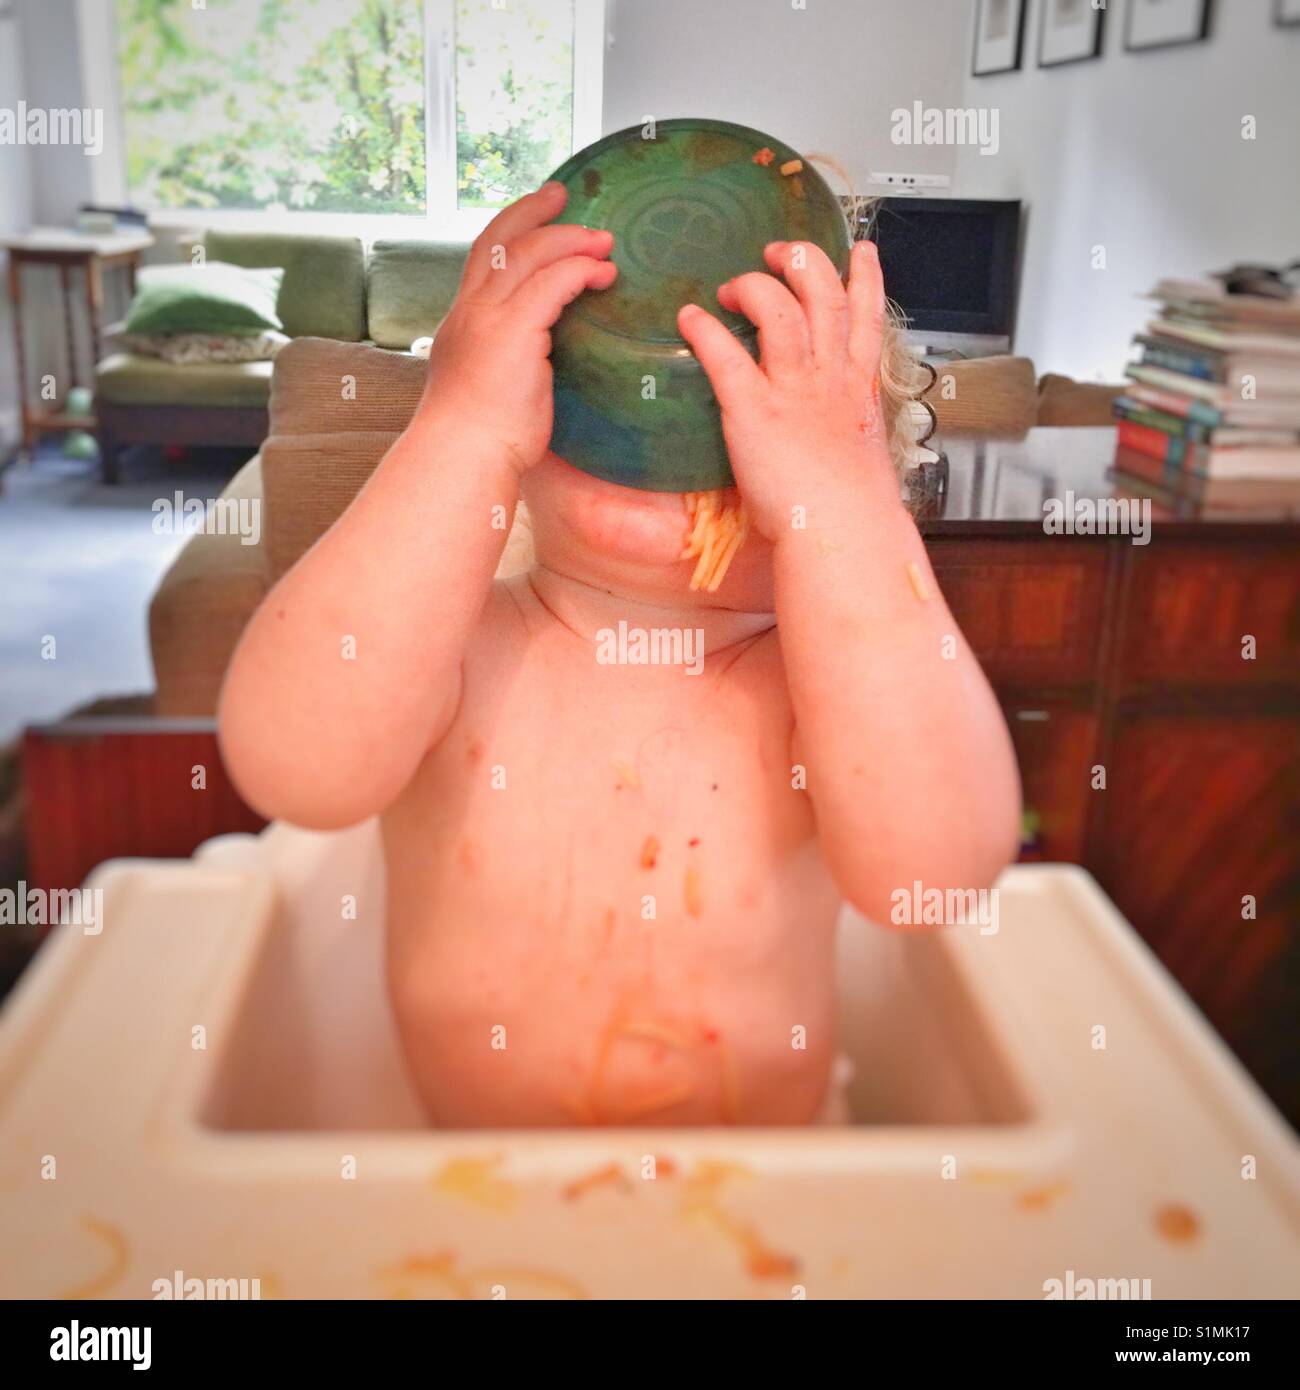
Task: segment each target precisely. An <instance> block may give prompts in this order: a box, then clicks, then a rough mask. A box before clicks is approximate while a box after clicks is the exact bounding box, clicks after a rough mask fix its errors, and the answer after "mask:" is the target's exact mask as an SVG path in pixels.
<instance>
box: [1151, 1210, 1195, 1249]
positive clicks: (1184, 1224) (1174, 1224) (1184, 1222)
mask: <svg viewBox="0 0 1300 1390" xmlns="http://www.w3.org/2000/svg"><path fill="white" fill-rule="evenodd" d="M1156 1230H1157V1231H1159V1233H1160V1234H1161V1235H1162V1236H1163V1237H1164V1238H1165V1239H1166V1240H1170V1241H1173V1242H1174V1243H1175V1244H1176V1245H1186V1244H1188V1243H1189V1242H1190V1241H1193V1240H1195V1239H1196V1237H1197V1236H1199V1235H1200V1233H1201V1223H1200V1220H1199V1219H1198V1217H1197V1215H1196V1213H1195V1212H1194V1211H1192V1210H1191V1209H1190V1208H1189V1207H1182V1206H1177V1205H1170V1206H1165V1207H1161V1208H1160V1210H1159V1211H1157V1212H1156Z"/></svg>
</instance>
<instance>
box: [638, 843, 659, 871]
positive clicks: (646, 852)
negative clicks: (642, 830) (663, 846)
mask: <svg viewBox="0 0 1300 1390" xmlns="http://www.w3.org/2000/svg"><path fill="white" fill-rule="evenodd" d="M658 862H659V841H658V840H657V839H656V838H655V837H654V836H653V835H647V836H646V837H645V844H643V845H642V846H641V867H642V868H643V869H653V868H654V866H655V865H656V864H657V863H658Z"/></svg>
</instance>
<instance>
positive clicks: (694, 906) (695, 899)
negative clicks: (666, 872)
mask: <svg viewBox="0 0 1300 1390" xmlns="http://www.w3.org/2000/svg"><path fill="white" fill-rule="evenodd" d="M684 895H685V900H686V911H687V912H689V913H690V915H691V916H692V917H698V916H699V915H700V914H701V913H702V912H703V911H704V897H703V894H702V893H701V891H700V871H699V870H698V869H697V868H696V867H695V866H694V865H691V867H690V868H689V869H687V870H686V883H685V894H684Z"/></svg>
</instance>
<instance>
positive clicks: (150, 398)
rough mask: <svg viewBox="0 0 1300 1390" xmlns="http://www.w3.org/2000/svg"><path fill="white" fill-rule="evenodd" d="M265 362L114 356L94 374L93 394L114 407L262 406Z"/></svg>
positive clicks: (266, 388) (266, 394)
mask: <svg viewBox="0 0 1300 1390" xmlns="http://www.w3.org/2000/svg"><path fill="white" fill-rule="evenodd" d="M271 367H272V364H271V363H270V362H187V363H185V364H184V365H183V366H176V365H174V364H173V363H171V362H164V361H163V360H162V359H161V358H160V357H136V356H134V355H133V354H131V353H129V352H116V353H114V354H113V355H112V356H111V357H106V358H105V359H104V360H103V361H102V362H101V363H100V364H99V366H98V367H97V368H96V370H95V395H96V397H97V398H98V399H100V400H105V401H113V402H115V403H116V404H117V405H199V406H226V407H233V406H253V407H256V406H265V405H266V403H267V402H268V401H269V400H270V398H271Z"/></svg>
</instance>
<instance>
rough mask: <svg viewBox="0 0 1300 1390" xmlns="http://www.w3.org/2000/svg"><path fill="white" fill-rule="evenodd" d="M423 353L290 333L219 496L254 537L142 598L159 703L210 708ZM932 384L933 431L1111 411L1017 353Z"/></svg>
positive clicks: (204, 556) (202, 547) (402, 406)
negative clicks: (240, 505)
mask: <svg viewBox="0 0 1300 1390" xmlns="http://www.w3.org/2000/svg"><path fill="white" fill-rule="evenodd" d="M424 373H425V364H424V362H423V361H421V360H420V359H418V358H414V357H412V356H410V355H409V354H407V353H401V352H389V351H385V350H383V349H381V348H377V347H374V346H370V345H368V344H363V343H344V342H336V341H330V340H327V339H323V338H298V339H296V340H295V341H294V342H292V343H290V344H289V345H288V346H287V347H286V348H285V349H284V350H283V351H282V352H281V353H280V355H279V357H278V358H277V359H276V363H275V372H274V375H273V377H272V382H271V401H270V419H271V424H270V434H269V436H268V438H267V439H266V442H265V443H264V444H263V446H262V449H261V452H260V453H259V454H258V455H257V456H256V457H255V458H252V459H250V460H249V462H248V463H246V464H245V465H244V467H243V468H242V469H240V471H239V473H238V474H236V476H235V477H234V479H233V480H232V481H231V483H230V485H229V486H228V487H227V489H226V491H225V493H224V494H223V496H224V497H227V498H235V499H244V498H246V499H250V500H251V499H254V498H258V499H260V500H261V539H260V542H259V544H257V545H244V544H242V542H241V540H240V537H239V536H238V535H233V534H228V535H217V534H207V533H204V534H198V535H195V536H194V537H193V538H191V540H190V541H189V542H188V544H187V545H186V546H185V549H184V550H183V551H182V552H181V554H180V556H179V557H178V558H177V560H176V562H175V563H174V564H173V565H172V567H171V569H170V570H168V572H167V574H166V575H165V576H164V578H163V581H162V583H161V585H160V586H159V588H158V591H157V592H156V593H155V594H154V597H153V601H152V603H151V605H150V609H149V639H150V645H151V648H152V651H153V662H154V671H155V674H156V677H157V684H158V690H157V699H156V710H157V713H159V714H161V715H211V714H213V713H214V712H215V710H216V702H217V695H218V692H219V691H220V689H221V681H222V677H223V675H224V674H225V670H226V665H227V663H228V662H229V660H230V657H231V654H232V653H233V651H234V648H235V643H236V642H237V641H238V640H239V635H240V633H241V632H242V631H243V628H244V625H245V624H246V623H247V621H248V619H249V618H250V617H251V616H252V613H253V611H254V609H255V608H256V607H257V605H258V604H259V603H260V602H261V599H262V597H263V595H265V594H266V592H267V591H268V590H269V589H270V587H271V585H272V584H274V583H275V581H276V580H277V579H278V578H279V577H280V576H281V575H282V574H284V573H285V571H286V570H288V569H289V567H290V566H291V565H292V564H293V563H294V562H295V561H296V560H297V559H298V557H299V556H300V555H302V554H303V552H304V551H306V550H307V549H308V547H310V546H311V545H312V544H313V543H314V542H315V541H316V540H317V539H318V537H320V536H321V535H323V534H324V533H325V531H326V530H328V528H329V527H330V526H331V525H332V524H333V522H334V521H335V520H336V519H337V517H338V516H339V515H340V514H341V513H342V512H343V510H344V508H345V507H346V506H347V505H348V503H349V502H350V501H351V500H352V498H353V497H354V496H355V495H356V493H357V491H358V489H359V488H360V487H361V485H362V484H363V483H364V482H365V480H366V479H367V478H368V477H369V476H370V474H371V472H372V471H373V469H374V468H375V466H376V465H377V464H378V462H379V460H380V459H381V458H382V457H383V455H384V454H385V453H386V452H387V450H388V448H389V446H390V445H391V444H392V443H393V441H394V440H395V439H396V438H397V436H398V435H399V434H400V433H401V432H402V430H403V429H404V428H405V427H406V424H407V422H408V421H409V420H410V418H411V415H412V414H413V413H414V411H415V407H416V404H417V403H418V401H419V397H420V392H421V389H422V387H423V383H424ZM949 374H951V376H952V383H951V384H950V385H949V386H948V388H947V389H946V390H943V389H940V390H935V391H932V392H931V393H930V399H931V400H932V403H933V404H934V407H935V410H936V414H937V415H938V417H939V424H940V428H941V430H942V431H943V432H944V433H945V434H949V435H953V434H986V435H997V436H1015V435H1019V434H1023V433H1024V432H1025V430H1027V429H1029V428H1030V426H1032V425H1034V424H1036V423H1043V424H1094V423H1103V424H1104V423H1109V422H1110V402H1111V400H1112V399H1113V398H1114V395H1115V393H1116V388H1114V387H1095V386H1080V385H1078V384H1076V383H1074V382H1071V381H1069V380H1068V379H1067V378H1063V377H1055V378H1053V377H1045V378H1044V379H1043V383H1042V393H1041V397H1040V392H1039V388H1038V387H1037V386H1036V384H1035V381H1034V370H1033V364H1032V363H1031V362H1030V361H1029V359H1028V358H1024V357H999V358H981V359H975V360H972V361H969V362H961V363H954V364H950V365H949V366H947V367H944V368H943V370H942V373H941V376H947V375H949ZM528 551H529V540H528V536H527V534H526V531H524V530H522V529H521V528H517V529H516V531H515V533H513V534H512V536H511V540H510V544H509V546H508V549H507V554H506V557H505V559H504V560H503V566H504V567H505V568H507V569H513V568H515V567H517V566H521V565H523V564H526V563H527V560H528Z"/></svg>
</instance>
